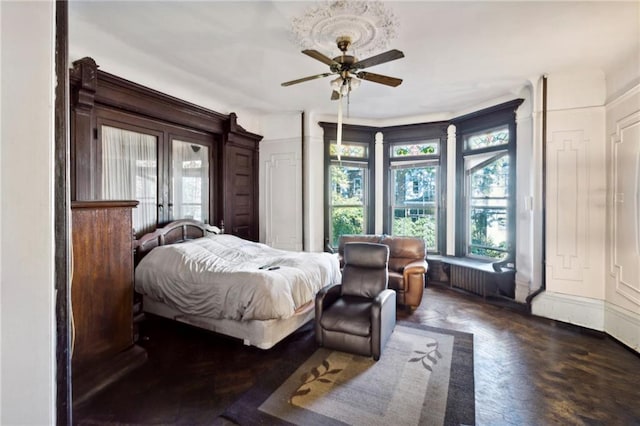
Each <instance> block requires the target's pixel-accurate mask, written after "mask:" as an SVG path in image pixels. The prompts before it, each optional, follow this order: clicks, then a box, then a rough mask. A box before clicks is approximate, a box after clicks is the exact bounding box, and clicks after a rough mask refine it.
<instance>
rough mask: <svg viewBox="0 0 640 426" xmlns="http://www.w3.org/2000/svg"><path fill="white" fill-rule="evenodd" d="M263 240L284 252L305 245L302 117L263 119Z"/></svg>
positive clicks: (270, 117)
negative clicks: (303, 229)
mask: <svg viewBox="0 0 640 426" xmlns="http://www.w3.org/2000/svg"><path fill="white" fill-rule="evenodd" d="M263 121H264V124H263V136H264V138H263V140H262V141H261V142H260V241H261V242H263V243H265V244H268V245H269V246H271V247H275V248H279V249H282V250H294V251H300V250H302V249H303V247H302V246H303V244H302V114H301V113H292V114H278V115H268V116H265V117H263Z"/></svg>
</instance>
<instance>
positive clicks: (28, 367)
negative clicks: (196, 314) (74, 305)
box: [0, 2, 55, 425]
mask: <svg viewBox="0 0 640 426" xmlns="http://www.w3.org/2000/svg"><path fill="white" fill-rule="evenodd" d="M54 7H55V6H54V3H53V2H0V20H1V22H0V24H1V25H0V28H1V31H2V32H1V34H2V36H1V43H2V44H1V55H0V57H1V58H2V59H1V63H2V68H1V76H2V92H1V108H0V110H1V115H0V120H1V123H0V124H1V126H0V127H1V133H0V138H1V139H0V140H1V145H0V161H1V167H0V199H1V201H2V207H1V208H0V234H1V235H2V243H1V246H0V265H1V270H0V274H1V280H2V283H1V293H0V306H1V314H0V318H1V328H0V335H1V338H0V347H1V348H2V353H1V355H0V357H1V358H0V362H1V364H2V365H1V367H0V375H1V387H2V394H1V399H0V412H1V414H0V424H3V425H17V424H28V425H49V424H54V422H55V414H54V413H55V367H54V366H55V335H54V333H55V319H54V252H53V248H54V238H53V200H52V195H53V158H54V156H53V147H54V141H53V116H54V108H53V92H54V44H53V43H54V28H55V26H54V22H55V21H54V19H55V11H54Z"/></svg>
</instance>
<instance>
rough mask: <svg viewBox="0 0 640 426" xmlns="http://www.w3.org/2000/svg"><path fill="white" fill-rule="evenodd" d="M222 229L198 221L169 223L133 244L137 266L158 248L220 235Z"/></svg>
mask: <svg viewBox="0 0 640 426" xmlns="http://www.w3.org/2000/svg"><path fill="white" fill-rule="evenodd" d="M220 233H221V231H220V228H218V227H217V226H213V225H207V224H205V223H202V222H198V221H197V220H190V219H181V220H176V221H174V222H169V223H168V224H166V225H165V226H163V227H162V228H157V229H156V230H155V231H153V232H150V233H148V234H145V235H143V236H142V237H140V238H138V239H136V240H135V241H134V242H133V248H134V250H135V257H134V259H135V264H136V265H137V264H138V262H140V260H142V258H143V257H145V256H146V255H147V253H149V252H150V251H151V250H153V249H154V248H156V247H158V246H164V245H168V244H175V243H181V242H183V241H187V240H195V239H196V238H201V237H204V236H205V235H210V234H220Z"/></svg>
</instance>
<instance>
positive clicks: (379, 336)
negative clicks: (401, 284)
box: [371, 288, 396, 361]
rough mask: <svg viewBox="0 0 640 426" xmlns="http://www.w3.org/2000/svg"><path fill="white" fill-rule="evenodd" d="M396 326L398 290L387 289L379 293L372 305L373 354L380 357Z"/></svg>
mask: <svg viewBox="0 0 640 426" xmlns="http://www.w3.org/2000/svg"><path fill="white" fill-rule="evenodd" d="M395 326H396V292H395V291H394V290H391V289H389V288H388V289H386V290H383V291H381V292H380V293H378V295H377V296H376V298H375V299H374V301H373V304H372V305H371V355H372V356H373V359H374V360H376V361H377V360H379V359H380V352H381V348H382V347H384V346H385V345H386V344H387V340H389V337H390V336H391V333H392V332H393V329H394V328H395Z"/></svg>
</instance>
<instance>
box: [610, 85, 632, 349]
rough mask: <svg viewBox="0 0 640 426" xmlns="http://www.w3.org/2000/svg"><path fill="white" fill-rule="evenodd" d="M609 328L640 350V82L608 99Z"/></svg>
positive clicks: (618, 337) (614, 334)
mask: <svg viewBox="0 0 640 426" xmlns="http://www.w3.org/2000/svg"><path fill="white" fill-rule="evenodd" d="M605 147H606V161H607V174H608V176H607V221H606V257H605V271H606V273H605V282H606V287H605V299H606V304H605V312H604V328H605V330H606V331H607V333H609V334H611V335H612V336H614V337H615V338H616V339H618V340H620V341H621V342H623V343H625V344H627V345H628V346H630V347H632V348H634V349H635V350H636V351H639V352H640V85H636V86H635V87H634V88H632V89H631V90H629V91H627V92H626V93H624V94H623V95H622V96H619V97H618V98H616V99H613V100H612V101H611V102H609V103H607V109H606V140H605Z"/></svg>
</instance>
